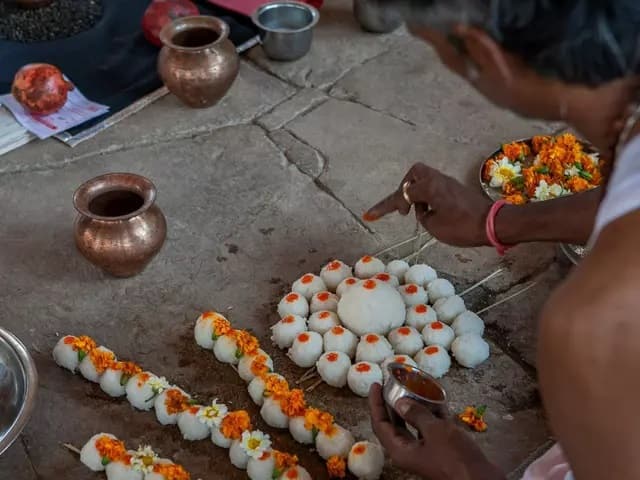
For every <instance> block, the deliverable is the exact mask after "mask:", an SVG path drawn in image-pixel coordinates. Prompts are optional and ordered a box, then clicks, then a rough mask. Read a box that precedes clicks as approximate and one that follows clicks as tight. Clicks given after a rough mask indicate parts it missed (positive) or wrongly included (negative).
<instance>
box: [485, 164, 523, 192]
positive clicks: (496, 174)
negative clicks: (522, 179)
mask: <svg viewBox="0 0 640 480" xmlns="http://www.w3.org/2000/svg"><path fill="white" fill-rule="evenodd" d="M521 173H522V167H520V163H518V162H516V163H511V160H509V159H508V158H507V157H502V158H501V159H500V160H494V162H493V165H491V168H490V169H489V176H490V177H491V182H490V185H491V186H492V187H502V185H504V184H505V183H509V182H510V181H511V180H513V179H514V178H516V177H519V176H520V175H521Z"/></svg>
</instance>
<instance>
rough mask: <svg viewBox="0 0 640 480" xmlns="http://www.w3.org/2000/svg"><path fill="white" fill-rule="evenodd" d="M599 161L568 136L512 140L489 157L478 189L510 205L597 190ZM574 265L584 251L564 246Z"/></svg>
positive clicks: (588, 147) (586, 146) (594, 153)
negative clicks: (480, 188) (480, 187)
mask: <svg viewBox="0 0 640 480" xmlns="http://www.w3.org/2000/svg"><path fill="white" fill-rule="evenodd" d="M601 167H602V162H601V160H600V156H599V154H598V152H597V151H596V150H595V148H594V147H593V146H591V145H590V144H588V143H586V142H583V141H581V140H579V139H578V138H576V136H575V135H573V134H571V133H563V134H561V135H558V136H555V137H552V136H536V137H532V138H527V139H523V140H517V141H515V142H511V143H508V144H504V145H502V147H501V148H500V149H499V150H497V151H495V152H494V153H493V154H492V155H491V156H489V157H488V158H487V159H486V160H485V161H484V162H482V166H481V168H480V185H481V186H482V189H483V190H484V192H485V193H486V194H487V195H488V196H489V198H491V199H492V200H494V201H495V200H500V199H504V200H506V201H507V202H509V203H511V204H514V205H523V204H525V203H528V202H540V201H545V200H552V199H554V198H559V197H563V196H567V195H573V194H575V193H580V192H584V191H587V190H591V189H594V188H597V187H598V186H600V184H601V182H602V171H601ZM562 250H563V252H564V253H565V254H567V256H568V257H569V259H570V260H571V261H572V262H574V263H577V262H578V261H579V259H580V258H582V257H583V256H584V254H585V253H586V252H585V248H584V247H582V246H579V245H563V246H562Z"/></svg>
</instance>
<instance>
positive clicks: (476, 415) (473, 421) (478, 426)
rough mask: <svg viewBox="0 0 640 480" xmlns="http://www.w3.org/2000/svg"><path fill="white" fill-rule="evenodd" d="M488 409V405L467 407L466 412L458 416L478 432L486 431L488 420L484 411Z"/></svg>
mask: <svg viewBox="0 0 640 480" xmlns="http://www.w3.org/2000/svg"><path fill="white" fill-rule="evenodd" d="M486 410H487V407H486V406H482V407H477V408H476V407H467V408H465V409H464V412H462V413H461V414H459V415H458V418H459V419H460V420H461V421H462V423H464V424H466V425H469V427H470V428H472V429H473V430H475V431H476V432H485V431H486V430H487V428H488V426H487V424H486V422H485V421H484V419H483V416H484V412H485V411H486Z"/></svg>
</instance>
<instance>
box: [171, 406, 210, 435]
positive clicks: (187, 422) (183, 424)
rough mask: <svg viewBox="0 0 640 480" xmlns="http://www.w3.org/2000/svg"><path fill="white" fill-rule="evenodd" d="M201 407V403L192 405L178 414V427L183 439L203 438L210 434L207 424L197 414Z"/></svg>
mask: <svg viewBox="0 0 640 480" xmlns="http://www.w3.org/2000/svg"><path fill="white" fill-rule="evenodd" d="M203 408H204V407H203V406H201V405H193V406H191V407H189V408H187V409H186V410H185V411H184V412H181V413H179V414H178V422H177V423H178V428H179V429H180V433H182V438H184V439H185V440H204V439H205V438H207V437H208V436H209V435H211V429H210V428H209V426H208V425H207V424H206V423H204V422H203V421H201V420H200V417H199V416H198V413H200V411H201V410H202V409H203Z"/></svg>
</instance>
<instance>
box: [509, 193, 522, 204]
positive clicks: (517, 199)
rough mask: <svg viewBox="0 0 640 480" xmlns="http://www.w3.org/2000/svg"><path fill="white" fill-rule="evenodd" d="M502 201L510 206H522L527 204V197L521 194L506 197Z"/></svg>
mask: <svg viewBox="0 0 640 480" xmlns="http://www.w3.org/2000/svg"><path fill="white" fill-rule="evenodd" d="M504 200H505V202H507V203H510V204H511V205H524V204H525V203H527V197H525V196H524V195H523V194H522V193H514V194H513V195H507V196H506V197H504Z"/></svg>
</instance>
